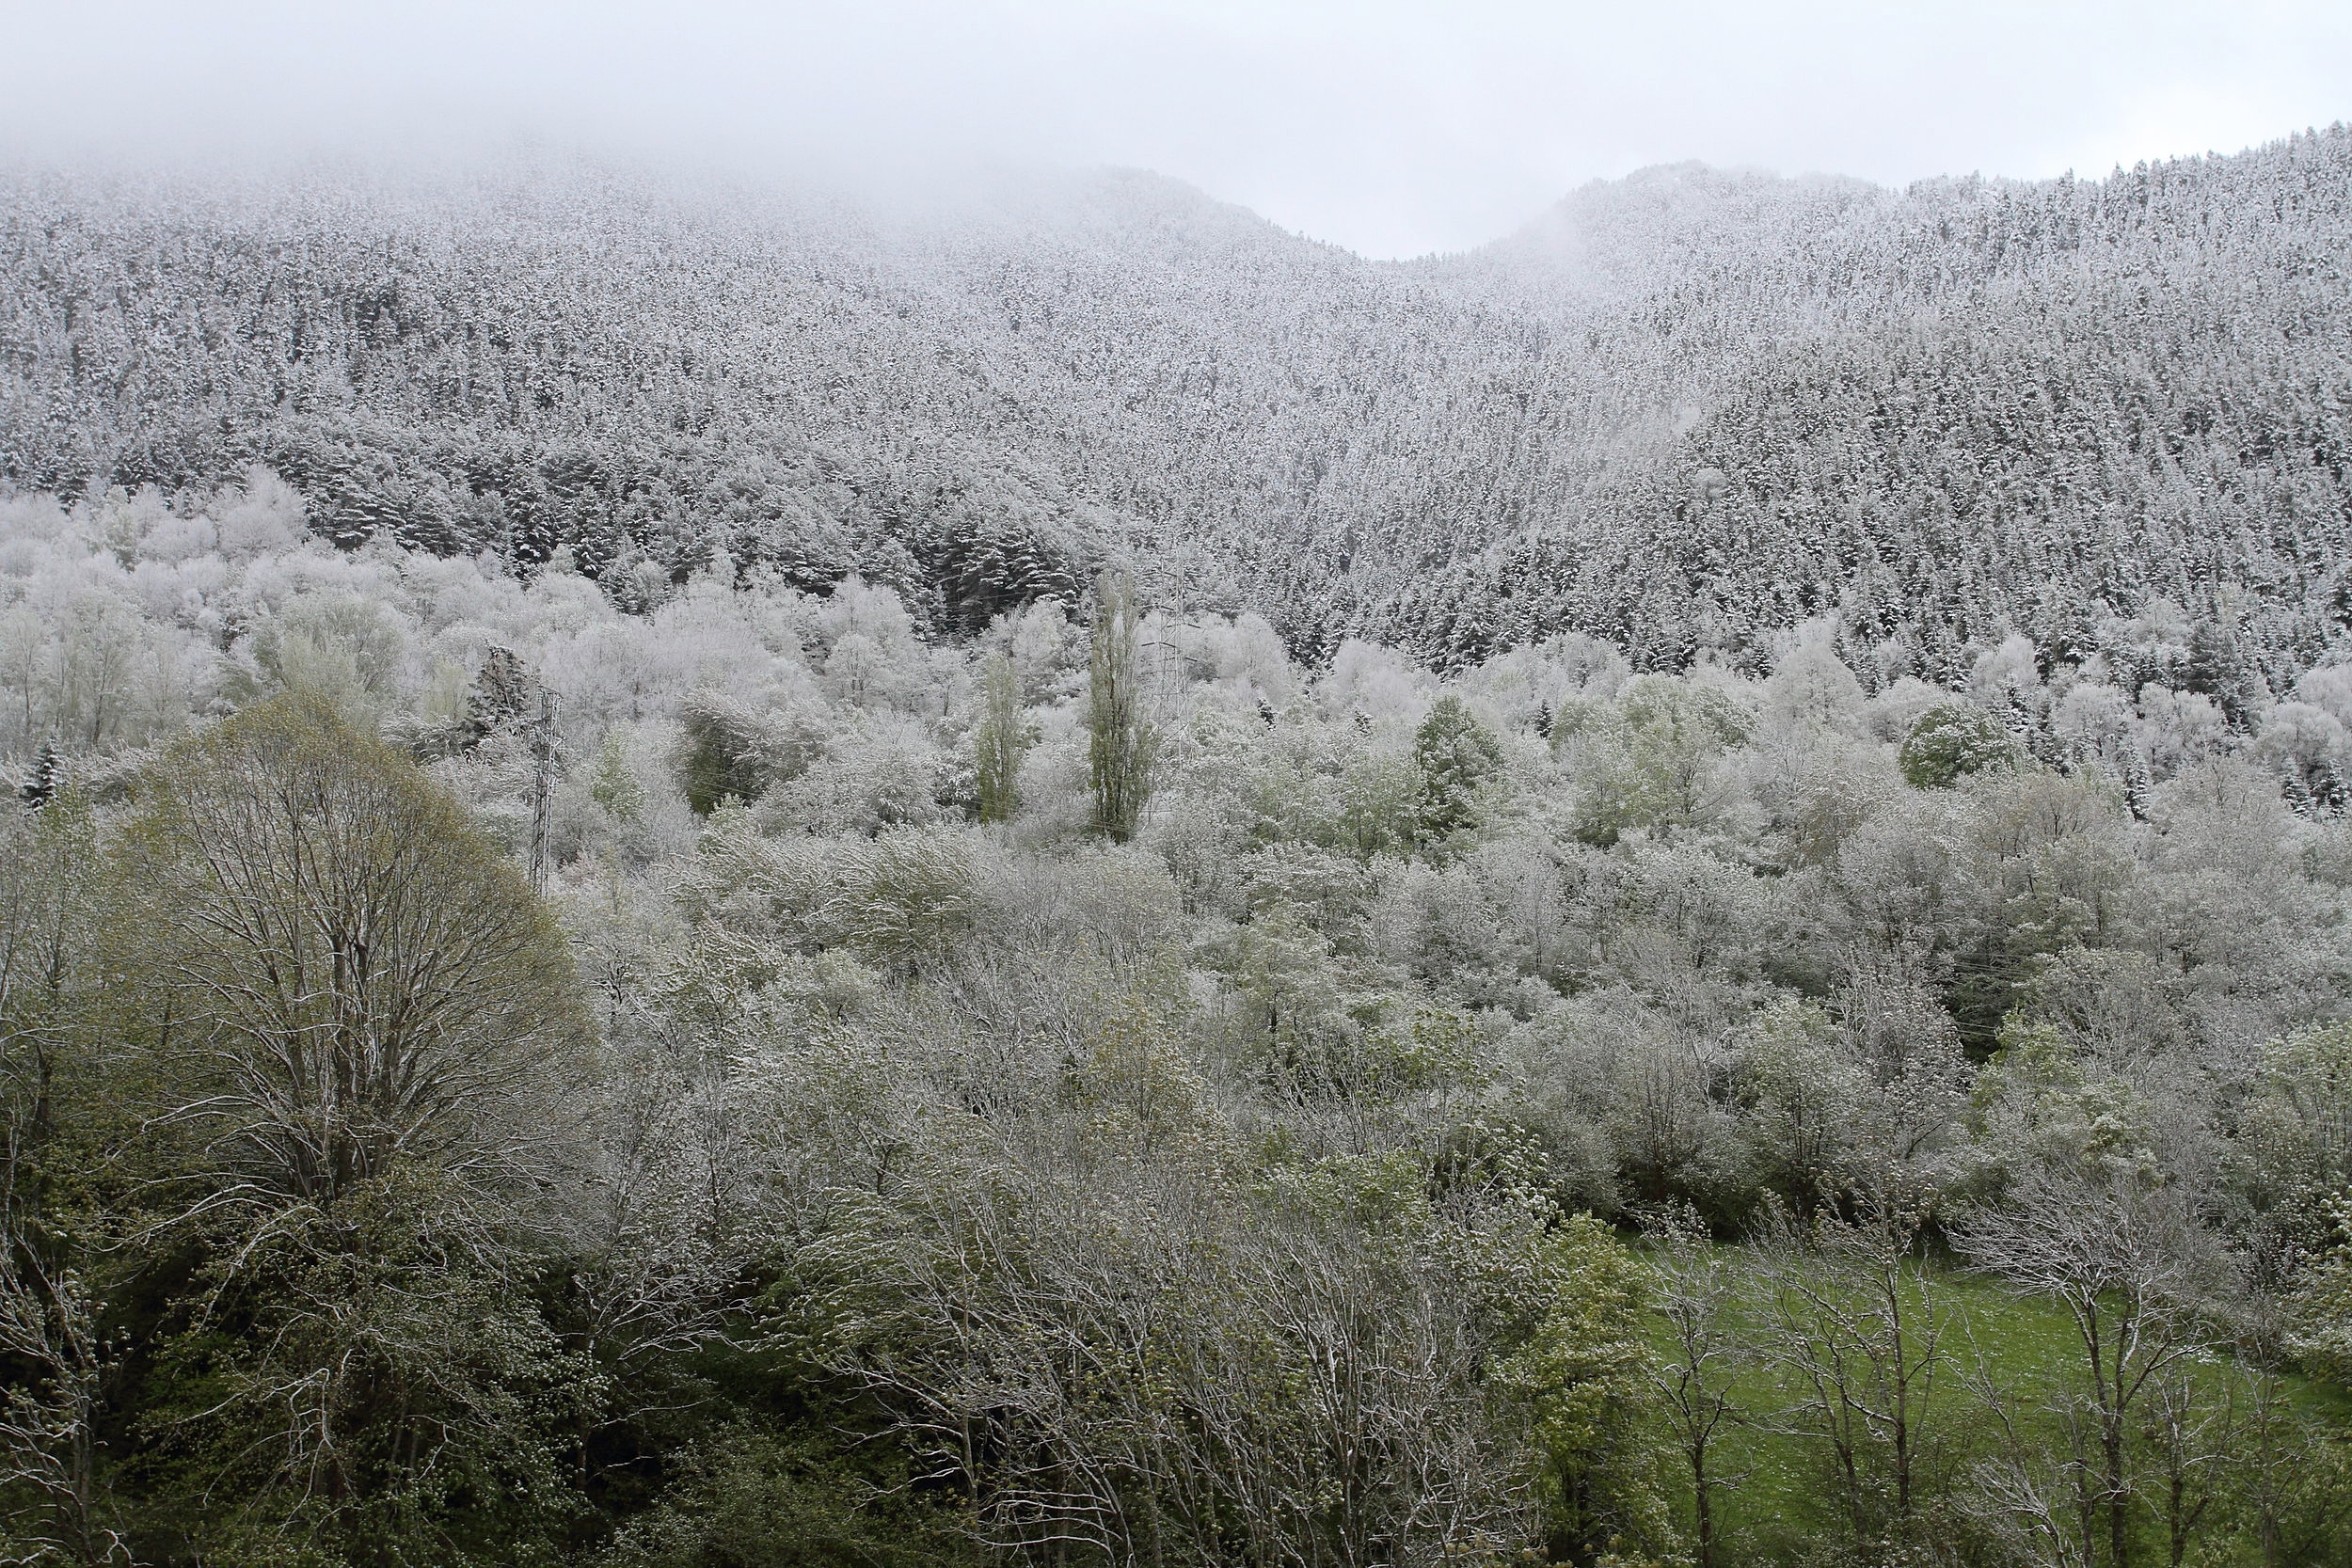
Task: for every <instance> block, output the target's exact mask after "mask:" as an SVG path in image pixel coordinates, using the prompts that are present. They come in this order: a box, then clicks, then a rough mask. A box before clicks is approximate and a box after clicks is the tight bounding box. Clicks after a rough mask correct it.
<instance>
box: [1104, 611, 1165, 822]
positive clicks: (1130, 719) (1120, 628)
mask: <svg viewBox="0 0 2352 1568" xmlns="http://www.w3.org/2000/svg"><path fill="white" fill-rule="evenodd" d="M1142 627H1143V616H1142V612H1141V611H1140V610H1137V609H1136V585H1135V578H1133V577H1132V576H1129V575H1126V574H1123V573H1122V574H1120V575H1118V576H1113V575H1111V574H1108V573H1105V574H1104V577H1103V579H1102V582H1101V584H1100V586H1099V587H1098V588H1097V590H1096V593H1095V610H1094V636H1093V639H1092V643H1091V664H1090V674H1091V679H1090V681H1089V687H1088V704H1087V728H1088V737H1087V763H1088V771H1089V777H1090V778H1091V780H1092V783H1093V785H1094V825H1095V827H1096V829H1097V830H1099V831H1100V832H1102V833H1103V834H1104V836H1105V837H1107V838H1109V839H1110V840H1111V841H1112V842H1113V843H1115V844H1124V843H1126V842H1127V841H1128V840H1129V839H1131V838H1133V837H1134V836H1135V834H1136V829H1137V828H1138V827H1140V826H1142V823H1143V808H1144V805H1145V804H1146V802H1148V801H1149V800H1151V798H1152V764H1153V762H1154V761H1155V760H1156V759H1157V757H1158V754H1159V735H1158V732H1157V731H1156V730H1155V729H1153V727H1152V721H1151V719H1150V718H1149V717H1148V716H1147V715H1146V713H1145V711H1144V694H1143V661H1142V657H1141V647H1142Z"/></svg>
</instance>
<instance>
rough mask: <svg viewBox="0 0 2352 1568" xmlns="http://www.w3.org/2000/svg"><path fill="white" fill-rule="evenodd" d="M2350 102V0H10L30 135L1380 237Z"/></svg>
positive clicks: (4, 86)
mask: <svg viewBox="0 0 2352 1568" xmlns="http://www.w3.org/2000/svg"><path fill="white" fill-rule="evenodd" d="M2336 119H2352V3H2347V0H2331V3H2330V0H2235V3H2233V4H2226V5H2224V4H2209V3H2175V0H2139V3H2137V4H2127V3H2114V4H2065V3H2062V0H2047V3H2042V4H2031V3H2025V0H1969V3H1966V4H1948V3H1944V0H1935V3H1921V4H1914V5H1867V4H1858V3H1857V4H1836V3H1824V4H1808V5H1786V4H1784V5H1774V4H1771V3H1768V0H1744V3H1733V4H1717V3H1715V0H1689V3H1684V4H1676V5H1643V4H1634V3H1626V4H1619V5H1590V4H1584V3H1581V0H1575V3H1570V0H1555V3H1551V4H1544V3H1539V0H1452V3H1450V4H1427V3H1419V4H1408V3H1404V0H1356V3H1342V0H1258V3H1255V4H1245V3H1235V0H1184V3H1178V0H1125V3H1122V0H1091V3H1089V0H957V3H943V0H864V3H862V4H848V5H835V4H817V3H809V0H799V3H784V4H775V3H771V4H755V3H750V0H741V3H736V4H723V3H720V0H670V3H668V4H650V3H635V4H625V3H619V0H564V3H555V0H471V3H467V0H410V3H406V4H394V3H389V0H278V3H255V0H247V3H243V4H207V3H205V0H172V3H162V0H142V3H131V0H36V3H27V0H0V151H5V152H11V153H27V154H30V155H32V156H35V157H50V156H56V155H59V154H61V153H62V154H67V155H74V154H79V153H82V152H84V151H86V150H88V149H89V148H91V147H92V146H98V147H103V148H106V149H108V150H113V151H117V152H123V151H127V152H128V153H130V154H131V155H133V156H135V157H142V158H144V157H149V156H162V155H180V154H184V153H188V152H191V151H201V150H216V149H224V148H225V149H235V150H253V149H262V150H274V149H278V148H289V149H294V150H305V151H307V150H315V149H322V148H323V149H326V150H337V151H347V150H352V149H354V148H357V149H358V150H363V151H364V150H371V149H374V148H378V147H389V146H391V145H393V144H394V143H396V142H398V143H408V142H414V141H416V140H418V139H419V138H425V139H428V140H432V141H438V142H448V141H455V142H457V143H460V144H464V143H468V142H471V141H479V140H481V139H484V138H490V139H501V138H504V137H507V136H510V135H514V134H516V133H517V132H522V133H529V134H534V135H540V136H545V137H550V138H554V139H557V140H560V141H564V142H573V141H578V142H585V143H588V144H591V145H595V146H598V147H601V148H605V149H612V150H623V151H627V150H656V151H661V152H672V153H675V152H685V153H688V154H691V155H697V156H707V157H714V158H717V159H719V160H721V161H723V162H728V163H750V164H754V165H760V164H774V163H786V164H822V165H826V166H844V165H868V164H870V165H873V166H879V167H884V168H905V167H909V166H926V165H935V164H939V163H942V162H954V161H959V160H967V159H981V160H997V161H1012V162H1031V161H1043V162H1050V163H1054V164H1061V165H1077V166H1084V165H1091V164H1104V163H1109V164H1124V165H1137V166H1144V167H1149V168H1154V169H1158V170H1160V171H1161V172H1163V173H1166V174H1170V175H1174V176H1176V177H1178V178H1180V179H1184V180H1187V181H1190V182H1193V183H1195V184H1197V185H1200V187H1202V188H1203V189H1205V190H1207V191H1208V192H1210V193H1211V194H1212V195H1215V196H1218V197H1222V198H1227V199H1229V200H1233V201H1238V202H1241V203H1243V204H1245V205H1247V206H1249V207H1251V208H1254V209H1255V210H1257V211H1258V212H1260V213H1263V214H1265V215H1267V216H1268V217H1271V218H1273V219H1274V220H1276V221H1277V222H1279V223H1281V224H1283V225H1284V226H1286V227H1289V228H1293V229H1296V230H1303V231H1305V232H1306V233H1309V234H1311V235H1314V236H1316V237H1318V238H1321V239H1328V240H1334V241H1337V242H1339V243H1341V244H1343V245H1349V246H1352V247H1354V248H1356V249H1358V250H1361V251H1364V252H1366V253H1367V254H1371V255H1375V256H1399V255H1410V254H1417V253H1421V252H1424V251H1429V250H1438V249H1445V250H1451V249H1460V248H1463V247H1465V246H1468V245H1475V244H1478V243H1480V242H1482V241H1485V240H1487V239H1491V238H1493V237H1495V236H1496V235H1498V234H1501V233H1503V232H1505V231H1507V230H1510V229H1513V228H1515V227H1517V226H1518V224H1520V223H1522V222H1524V221H1526V220H1527V219H1528V218H1529V217H1531V216H1533V215H1534V214H1535V213H1536V212H1537V211H1539V210H1540V209H1541V208H1543V207H1544V206H1545V205H1547V204H1548V203H1549V202H1551V201H1553V200H1555V199H1557V198H1559V197H1561V196H1562V195H1564V194H1565V193H1566V192H1567V191H1568V190H1569V189H1571V188H1573V187H1574V186H1576V185H1578V184H1580V183H1581V182H1584V181H1586V180H1589V179H1592V178H1595V177H1596V176H1613V175H1620V174H1624V173H1627V172H1629V171H1630V170H1632V169H1635V168H1638V167H1641V166H1644V165H1646V164H1655V163H1663V162H1671V161H1676V160H1679V159H1685V158H1698V159H1703V160H1705V161H1708V162H1709V163H1717V164H1750V165H1759V166H1765V167H1770V168H1776V169H1780V170H1783V171H1784V172H1789V173H1795V172H1801V171H1805V170H1828V171H1834V172H1838V173H1845V174H1858V175H1863V176H1866V177H1867V178H1871V179H1875V180H1881V181H1887V182H1902V181H1906V180H1912V179H1916V178H1918V177H1921V176H1924V175H1930V174H1940V173H1964V172H1967V171H1970V170H1979V171H1982V172H1984V173H1988V174H2009V175H2021V176H2039V175H2049V174H2056V173H2058V172H2061V171H2063V170H2065V169H2069V168H2072V169H2074V170H2076V171H2078V172H2081V173H2085V174H2093V173H2104V172H2106V170H2107V169H2108V168H2110V167H2111V166H2114V165H2115V164H2116V163H2118V162H2122V163H2131V162H2134V161H2136V160H2138V159H2141V158H2152V157H2161V156H2167V155H2170V154H2176V153H2185V152H2201V151H2206V150H2224V151H2234V150H2238V149H2239V148H2242V147H2245V146H2248V145H2249V144H2253V143H2257V142H2262V141H2267V140H2270V139H2272V138H2275V137H2278V136H2280V135H2285V134H2286V133H2287V132H2289V131H2290V130H2297V129H2302V128H2305V127H2308V126H2312V125H2324V124H2327V123H2328V122H2330V121H2332V120H2336Z"/></svg>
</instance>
